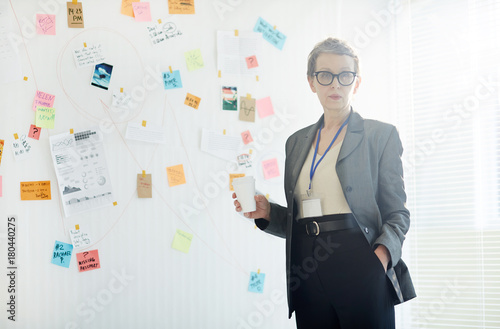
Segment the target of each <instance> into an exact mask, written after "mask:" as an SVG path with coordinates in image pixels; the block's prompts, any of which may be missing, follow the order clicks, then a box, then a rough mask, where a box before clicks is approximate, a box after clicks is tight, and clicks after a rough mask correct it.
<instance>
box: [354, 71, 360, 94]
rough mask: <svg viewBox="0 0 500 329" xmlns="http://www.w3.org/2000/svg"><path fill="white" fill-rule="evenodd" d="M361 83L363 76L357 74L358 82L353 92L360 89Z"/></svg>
mask: <svg viewBox="0 0 500 329" xmlns="http://www.w3.org/2000/svg"><path fill="white" fill-rule="evenodd" d="M360 84H361V76H360V75H358V76H356V82H355V84H354V91H353V94H355V93H356V92H357V91H358V88H359V85H360Z"/></svg>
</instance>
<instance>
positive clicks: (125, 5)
mask: <svg viewBox="0 0 500 329" xmlns="http://www.w3.org/2000/svg"><path fill="white" fill-rule="evenodd" d="M132 2H139V0H122V9H121V11H120V14H122V15H127V16H130V17H134V8H133V7H132Z"/></svg>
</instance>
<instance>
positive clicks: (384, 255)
mask: <svg viewBox="0 0 500 329" xmlns="http://www.w3.org/2000/svg"><path fill="white" fill-rule="evenodd" d="M375 255H377V257H378V259H379V260H380V262H381V263H382V265H383V266H384V270H385V272H386V273H387V266H388V265H389V261H390V260H391V255H390V253H389V250H387V248H386V247H385V246H384V245H381V244H379V245H378V247H377V249H375Z"/></svg>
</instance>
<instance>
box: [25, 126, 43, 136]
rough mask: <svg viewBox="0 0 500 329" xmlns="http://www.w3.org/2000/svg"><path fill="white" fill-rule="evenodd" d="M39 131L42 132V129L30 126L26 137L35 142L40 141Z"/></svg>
mask: <svg viewBox="0 0 500 329" xmlns="http://www.w3.org/2000/svg"><path fill="white" fill-rule="evenodd" d="M41 131H42V128H40V127H37V126H35V125H31V126H30V131H29V133H28V137H29V138H33V139H36V140H39V139H40V132H41Z"/></svg>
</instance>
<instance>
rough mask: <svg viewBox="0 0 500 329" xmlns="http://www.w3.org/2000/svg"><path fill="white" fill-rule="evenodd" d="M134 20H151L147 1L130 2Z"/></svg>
mask: <svg viewBox="0 0 500 329" xmlns="http://www.w3.org/2000/svg"><path fill="white" fill-rule="evenodd" d="M132 9H133V10H134V17H135V21H136V22H151V9H150V7H149V2H132Z"/></svg>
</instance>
